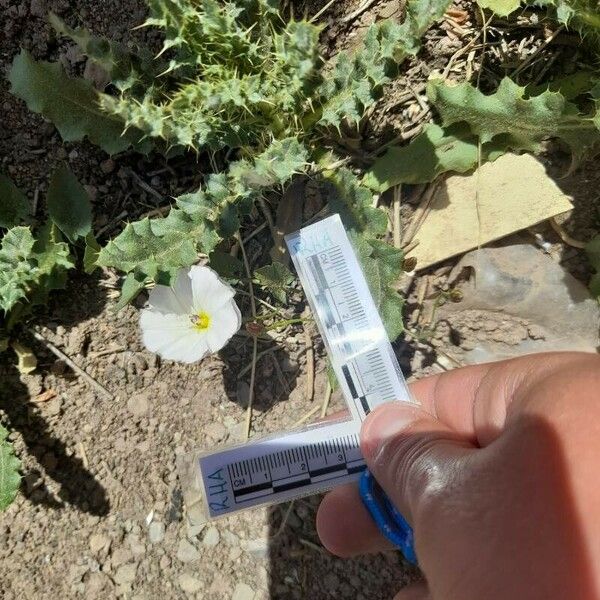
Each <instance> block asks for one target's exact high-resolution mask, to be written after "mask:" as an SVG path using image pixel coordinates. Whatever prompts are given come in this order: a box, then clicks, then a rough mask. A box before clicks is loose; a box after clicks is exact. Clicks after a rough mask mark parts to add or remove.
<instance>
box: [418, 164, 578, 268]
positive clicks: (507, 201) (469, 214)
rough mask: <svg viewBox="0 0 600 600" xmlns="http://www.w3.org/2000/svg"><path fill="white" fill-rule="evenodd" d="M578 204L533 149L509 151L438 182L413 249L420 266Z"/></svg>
mask: <svg viewBox="0 0 600 600" xmlns="http://www.w3.org/2000/svg"><path fill="white" fill-rule="evenodd" d="M572 208H573V205H572V204H571V200H570V198H569V196H567V195H566V194H564V193H563V192H562V191H561V190H560V188H559V187H558V186H557V185H556V183H554V181H553V180H552V179H550V178H549V177H548V175H547V174H546V170H545V168H544V165H543V164H542V163H541V162H540V161H539V160H537V159H536V158H535V157H534V156H531V155H530V154H521V155H517V154H505V155H504V156H501V157H500V158H498V159H497V160H496V161H494V162H490V163H486V164H484V165H483V166H482V167H481V169H478V170H476V171H474V172H473V173H471V174H469V175H452V176H450V177H448V178H447V179H446V180H445V181H444V182H442V184H441V185H440V186H439V187H438V189H437V191H436V193H435V196H434V198H433V199H432V201H431V210H430V211H429V214H428V215H427V216H426V218H425V220H424V222H423V223H422V224H421V227H420V228H419V230H418V231H417V233H416V236H415V239H417V240H419V244H418V245H417V246H416V248H415V249H414V250H412V251H411V252H409V256H411V257H413V256H414V257H415V258H416V259H417V270H420V269H424V268H425V267H428V266H430V265H433V264H435V263H438V262H440V261H442V260H445V259H447V258H450V257H451V256H456V255H457V254H462V253H464V252H467V251H469V250H472V249H473V248H477V247H479V246H484V245H485V244H487V243H489V242H492V241H494V240H498V239H500V238H503V237H505V236H507V235H509V234H511V233H514V232H516V231H520V230H522V229H526V228H527V227H531V226H532V225H535V224H537V223H540V222H541V221H545V220H546V219H549V218H550V217H554V216H556V215H559V214H561V213H564V212H566V211H568V210H571V209H572Z"/></svg>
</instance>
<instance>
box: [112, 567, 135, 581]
mask: <svg viewBox="0 0 600 600" xmlns="http://www.w3.org/2000/svg"><path fill="white" fill-rule="evenodd" d="M136 573H137V565H136V564H135V563H128V564H126V565H121V566H120V567H119V568H118V569H117V572H116V573H115V576H114V580H115V583H116V584H117V585H128V584H131V583H133V582H134V581H135V575H136Z"/></svg>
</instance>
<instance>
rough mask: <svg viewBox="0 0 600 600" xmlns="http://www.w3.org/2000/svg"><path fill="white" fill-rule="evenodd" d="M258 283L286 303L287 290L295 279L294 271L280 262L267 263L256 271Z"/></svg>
mask: <svg viewBox="0 0 600 600" xmlns="http://www.w3.org/2000/svg"><path fill="white" fill-rule="evenodd" d="M254 275H255V276H256V279H257V280H258V283H259V284H260V285H261V286H262V287H263V288H265V289H267V290H268V291H269V292H270V293H271V294H272V295H273V297H274V298H276V299H277V300H279V302H281V303H285V301H286V298H287V292H288V290H289V287H290V285H291V284H292V282H293V281H294V275H293V274H292V272H291V271H290V270H289V269H288V268H287V267H286V266H285V265H284V264H283V263H280V262H275V263H272V264H270V265H265V266H264V267H260V268H259V269H256V270H255V271H254Z"/></svg>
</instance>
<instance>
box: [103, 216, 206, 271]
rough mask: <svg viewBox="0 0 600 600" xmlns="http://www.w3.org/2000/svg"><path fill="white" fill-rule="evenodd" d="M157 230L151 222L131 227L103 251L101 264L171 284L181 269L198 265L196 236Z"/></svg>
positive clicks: (126, 228) (163, 229)
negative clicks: (183, 235) (138, 272)
mask: <svg viewBox="0 0 600 600" xmlns="http://www.w3.org/2000/svg"><path fill="white" fill-rule="evenodd" d="M173 220H174V219H171V222H173ZM161 225H162V223H161ZM154 227H155V225H154V224H153V222H152V221H151V220H150V219H148V218H146V219H142V220H141V221H136V222H134V223H129V224H128V225H127V226H126V227H125V229H124V230H123V232H122V233H121V234H120V235H119V236H118V237H117V238H115V239H114V240H111V241H110V242H109V243H108V244H107V245H106V246H104V248H102V250H100V254H99V255H98V264H99V265H100V266H103V267H116V268H117V269H119V270H121V271H126V272H129V271H133V270H134V269H137V270H139V271H140V272H141V273H143V274H144V275H145V276H147V277H148V278H149V279H153V280H155V281H160V282H162V281H166V282H170V280H171V277H172V276H174V275H175V274H176V273H177V271H178V270H179V268H180V267H181V266H184V265H185V266H189V265H192V264H194V262H195V261H196V259H197V257H198V254H197V251H196V245H195V243H194V241H193V238H192V236H189V237H188V236H185V237H182V236H181V229H182V228H181V227H179V228H178V229H179V230H178V231H172V232H168V231H167V230H166V229H165V228H164V227H161V228H160V234H157V233H156V232H155V230H154Z"/></svg>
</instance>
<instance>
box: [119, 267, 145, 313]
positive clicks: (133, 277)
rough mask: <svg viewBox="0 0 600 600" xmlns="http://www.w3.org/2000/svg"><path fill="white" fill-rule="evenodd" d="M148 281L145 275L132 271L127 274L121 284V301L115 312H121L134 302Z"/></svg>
mask: <svg viewBox="0 0 600 600" xmlns="http://www.w3.org/2000/svg"><path fill="white" fill-rule="evenodd" d="M145 285H146V281H145V279H144V276H143V275H140V274H139V273H135V272H134V271H132V272H131V273H128V274H127V277H125V281H123V285H122V286H121V295H120V296H119V301H118V302H117V304H116V305H115V312H119V311H120V310H121V309H123V308H125V307H126V306H127V305H128V304H129V303H130V302H132V301H133V300H134V299H135V298H136V297H137V295H138V294H139V293H140V292H141V291H142V290H143V289H144V287H145Z"/></svg>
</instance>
